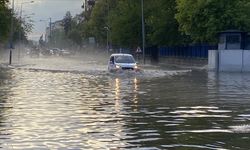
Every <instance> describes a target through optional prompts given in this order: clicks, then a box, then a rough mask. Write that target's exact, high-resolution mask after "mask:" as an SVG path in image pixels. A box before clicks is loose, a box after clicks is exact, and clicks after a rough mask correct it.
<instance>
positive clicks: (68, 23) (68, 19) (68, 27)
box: [63, 11, 72, 35]
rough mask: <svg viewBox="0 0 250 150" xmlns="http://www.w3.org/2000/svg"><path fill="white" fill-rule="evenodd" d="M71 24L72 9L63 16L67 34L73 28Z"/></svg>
mask: <svg viewBox="0 0 250 150" xmlns="http://www.w3.org/2000/svg"><path fill="white" fill-rule="evenodd" d="M71 25H72V16H71V13H70V11H67V12H66V15H65V16H64V18H63V27H64V32H65V34H66V35H68V33H69V31H70V30H71Z"/></svg>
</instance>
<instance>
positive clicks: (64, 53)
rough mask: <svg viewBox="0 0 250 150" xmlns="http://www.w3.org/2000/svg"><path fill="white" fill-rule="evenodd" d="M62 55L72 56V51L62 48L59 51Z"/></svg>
mask: <svg viewBox="0 0 250 150" xmlns="http://www.w3.org/2000/svg"><path fill="white" fill-rule="evenodd" d="M59 55H60V56H70V55H72V53H71V52H70V51H69V50H65V49H62V50H61V51H60V53H59Z"/></svg>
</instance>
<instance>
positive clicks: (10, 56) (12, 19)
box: [9, 0, 15, 65]
mask: <svg viewBox="0 0 250 150" xmlns="http://www.w3.org/2000/svg"><path fill="white" fill-rule="evenodd" d="M14 3H15V0H12V8H11V29H10V55H9V65H11V64H12V49H13V48H14V46H13V32H14V9H15V4H14Z"/></svg>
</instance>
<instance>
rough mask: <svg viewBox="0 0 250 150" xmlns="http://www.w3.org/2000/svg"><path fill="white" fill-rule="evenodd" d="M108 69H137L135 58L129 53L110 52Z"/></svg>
mask: <svg viewBox="0 0 250 150" xmlns="http://www.w3.org/2000/svg"><path fill="white" fill-rule="evenodd" d="M108 70H109V71H110V72H116V71H120V70H133V71H139V70H140V69H139V68H138V66H137V64H136V62H135V59H134V57H133V56H132V55H130V54H112V55H111V56H110V60H109V63H108Z"/></svg>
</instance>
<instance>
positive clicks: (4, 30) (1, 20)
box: [0, 0, 11, 41]
mask: <svg viewBox="0 0 250 150" xmlns="http://www.w3.org/2000/svg"><path fill="white" fill-rule="evenodd" d="M7 2H8V1H6V0H0V41H4V40H6V39H7V37H8V35H9V31H10V21H11V17H10V16H11V11H10V10H9V9H8V7H7Z"/></svg>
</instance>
